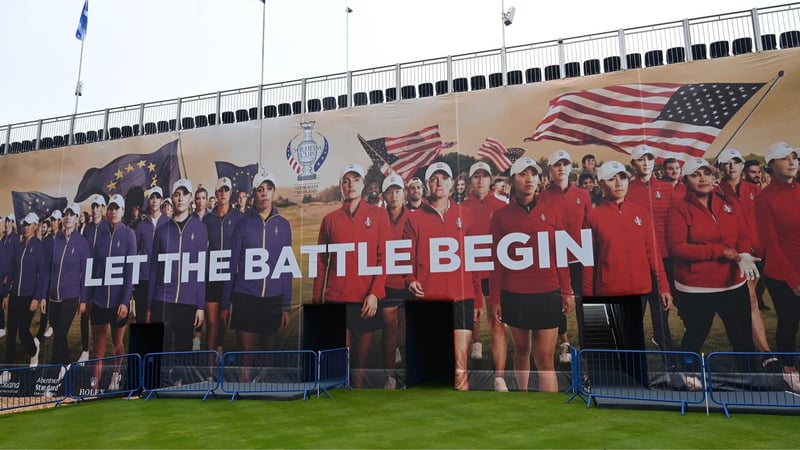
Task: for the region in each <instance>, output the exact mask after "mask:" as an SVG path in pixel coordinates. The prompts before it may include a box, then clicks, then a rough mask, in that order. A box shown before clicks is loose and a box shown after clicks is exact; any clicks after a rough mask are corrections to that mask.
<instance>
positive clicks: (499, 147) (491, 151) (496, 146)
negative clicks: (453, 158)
mask: <svg viewBox="0 0 800 450" xmlns="http://www.w3.org/2000/svg"><path fill="white" fill-rule="evenodd" d="M523 152H524V150H523ZM520 155H521V153H520ZM478 156H480V157H482V158H486V159H488V160H489V161H491V162H492V164H494V166H495V167H496V168H497V171H498V172H505V171H506V170H508V168H509V167H511V164H513V163H514V161H512V160H511V157H512V155H511V154H510V152H509V150H508V149H507V148H506V147H505V146H504V145H503V144H501V143H500V141H498V140H497V139H495V138H490V137H487V138H486V140H485V141H483V144H482V145H481V147H480V148H479V149H478ZM518 158H519V156H518V155H516V157H515V158H514V160H517V159H518Z"/></svg>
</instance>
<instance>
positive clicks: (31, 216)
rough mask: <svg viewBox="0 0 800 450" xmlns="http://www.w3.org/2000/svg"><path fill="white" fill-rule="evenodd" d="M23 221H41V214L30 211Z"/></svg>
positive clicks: (28, 222) (30, 222) (29, 222)
mask: <svg viewBox="0 0 800 450" xmlns="http://www.w3.org/2000/svg"><path fill="white" fill-rule="evenodd" d="M22 223H23V224H25V223H27V224H33V223H39V216H37V215H36V213H32V212H31V213H28V215H27V216H25V218H24V219H22Z"/></svg>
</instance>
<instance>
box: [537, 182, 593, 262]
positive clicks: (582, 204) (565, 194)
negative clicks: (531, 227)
mask: <svg viewBox="0 0 800 450" xmlns="http://www.w3.org/2000/svg"><path fill="white" fill-rule="evenodd" d="M536 201H537V203H551V202H552V203H554V204H555V205H557V208H558V210H559V212H560V215H561V220H562V225H564V230H566V231H567V233H569V235H570V237H571V238H572V239H574V240H575V242H580V239H581V227H583V222H584V220H585V219H586V215H587V214H589V211H591V209H592V199H591V197H589V193H588V192H587V191H586V190H585V189H581V188H579V187H577V186H572V185H570V186H567V189H566V190H561V187H560V186H557V185H555V184H551V185H550V186H549V187H548V188H547V189H545V190H543V191H542V192H540V193H539V194H538V195H537V196H536ZM570 258H571V259H570V261H569V262H575V261H577V259H576V258H575V257H574V256H571V255H570Z"/></svg>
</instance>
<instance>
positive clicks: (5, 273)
mask: <svg viewBox="0 0 800 450" xmlns="http://www.w3.org/2000/svg"><path fill="white" fill-rule="evenodd" d="M18 245H19V234H17V233H15V232H13V231H12V232H11V233H10V234H9V235H8V236H6V237H5V238H3V240H2V241H1V242H0V284H2V286H0V292H2V293H3V295H5V294H6V292H8V284H9V283H11V260H13V259H14V253H15V252H16V251H17V246H18ZM6 277H8V279H7V280H5V283H2V281H3V278H6Z"/></svg>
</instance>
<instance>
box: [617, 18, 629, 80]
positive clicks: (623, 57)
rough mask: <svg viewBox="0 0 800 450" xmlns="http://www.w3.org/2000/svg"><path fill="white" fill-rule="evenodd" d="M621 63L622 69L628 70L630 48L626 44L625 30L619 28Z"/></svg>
mask: <svg viewBox="0 0 800 450" xmlns="http://www.w3.org/2000/svg"><path fill="white" fill-rule="evenodd" d="M617 39H618V40H619V64H620V68H621V69H622V70H628V49H627V48H626V46H625V30H624V29H621V28H620V30H619V36H618V37H617Z"/></svg>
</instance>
